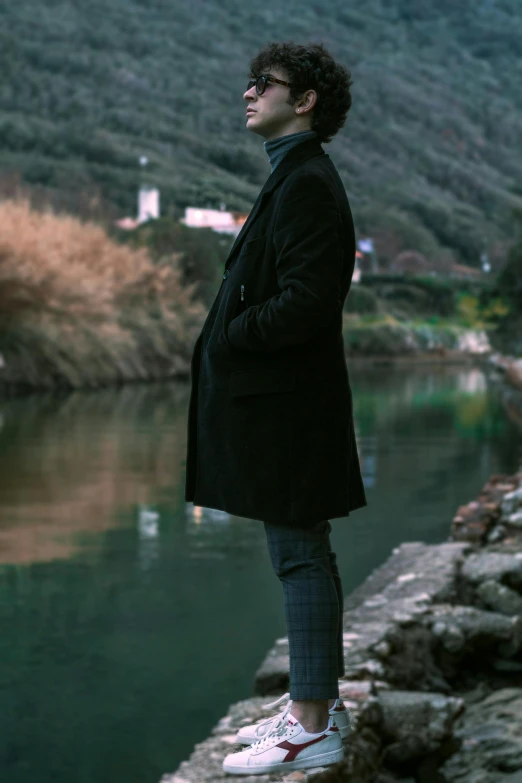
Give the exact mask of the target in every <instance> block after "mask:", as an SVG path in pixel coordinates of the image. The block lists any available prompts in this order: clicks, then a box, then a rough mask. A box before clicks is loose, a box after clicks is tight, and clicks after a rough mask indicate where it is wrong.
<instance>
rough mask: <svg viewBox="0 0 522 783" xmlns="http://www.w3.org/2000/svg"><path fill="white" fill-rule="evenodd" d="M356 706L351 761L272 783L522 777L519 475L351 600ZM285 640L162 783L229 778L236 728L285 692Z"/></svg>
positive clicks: (381, 570)
mask: <svg viewBox="0 0 522 783" xmlns="http://www.w3.org/2000/svg"><path fill="white" fill-rule="evenodd" d="M343 627H344V647H345V657H346V673H345V676H344V677H343V678H342V679H341V680H339V691H340V695H341V696H342V698H343V699H344V700H345V703H346V705H347V707H348V709H349V710H350V715H351V719H352V733H351V736H349V737H348V738H347V739H346V740H345V741H344V747H345V758H344V760H343V761H342V762H340V763H338V764H336V765H333V766H330V767H318V768H315V769H311V770H299V771H295V772H291V773H289V774H287V775H285V774H280V773H274V774H271V775H255V776H249V777H248V779H249V781H250V783H254V782H255V781H259V783H268V781H271V782H272V781H306V780H308V778H312V777H313V780H314V783H319V781H323V780H324V781H325V783H332V781H337V780H339V781H345V780H350V783H399V781H402V782H403V783H432V782H433V783H434V782H435V781H437V783H453V781H456V780H458V781H459V783H509V782H510V781H512V783H517V781H516V780H515V777H514V776H513V775H511V772H513V773H516V771H517V770H522V737H521V736H520V732H519V730H518V726H520V725H521V724H522V472H519V473H516V474H514V475H512V476H492V477H491V478H490V479H489V481H488V482H487V483H486V484H485V486H484V488H483V489H482V491H481V492H480V493H479V496H478V498H477V499H476V500H474V501H472V502H470V503H467V504H466V505H464V506H461V507H460V508H459V509H458V510H457V512H456V514H455V517H454V519H453V521H452V524H451V528H450V532H449V537H448V540H447V541H445V542H442V543H440V544H425V543H424V542H422V541H409V542H404V543H402V544H401V545H400V546H398V547H396V548H394V549H393V551H392V553H391V554H390V556H389V557H388V558H387V559H386V560H385V561H384V563H382V565H380V566H379V567H377V568H376V569H374V570H373V571H372V572H371V573H370V575H369V576H368V577H367V578H366V579H365V580H364V581H363V582H362V583H361V585H359V586H358V587H357V588H356V589H355V590H353V591H352V593H350V594H349V595H348V596H347V597H346V598H345V604H344V621H343ZM288 663H289V658H288V640H287V638H286V637H283V638H280V639H276V641H275V643H274V645H273V646H272V648H271V649H270V650H269V651H268V653H267V654H266V656H265V659H264V660H263V662H262V664H261V666H260V667H259V669H258V671H257V672H256V674H255V681H254V692H255V695H254V696H253V697H252V698H248V699H245V700H242V701H239V702H237V703H235V704H232V705H231V706H230V707H229V710H228V712H227V714H226V715H225V716H223V717H222V718H221V719H220V720H219V721H218V723H217V724H216V725H215V726H214V728H213V729H212V730H211V733H210V736H209V737H207V738H206V739H204V740H203V741H202V742H200V743H198V744H197V745H196V746H195V748H194V751H193V752H192V754H191V756H190V757H189V758H188V759H187V760H186V761H183V762H181V764H180V765H179V767H178V769H177V770H176V771H175V772H173V773H168V774H165V775H163V777H162V778H161V783H212V782H213V781H217V780H220V781H221V780H223V779H224V778H227V777H228V779H231V778H230V776H227V775H226V773H224V772H223V770H222V767H221V762H222V759H223V758H224V756H225V755H226V754H227V753H230V752H231V751H235V750H236V749H237V750H239V748H240V747H241V746H239V745H236V744H235V734H236V732H237V730H238V729H239V728H240V727H241V726H242V725H246V724H248V723H252V722H255V721H257V720H260V719H263V718H266V717H268V715H272V714H275V712H276V711H277V710H272V711H270V712H267V711H265V710H263V709H262V706H263V704H266V703H268V702H270V701H273V700H274V698H275V697H276V696H279V695H281V693H284V692H286V691H288V686H289V679H288Z"/></svg>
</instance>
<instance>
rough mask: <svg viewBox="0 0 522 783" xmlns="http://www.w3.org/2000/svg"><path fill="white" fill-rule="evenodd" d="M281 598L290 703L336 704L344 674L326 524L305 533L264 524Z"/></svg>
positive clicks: (337, 586)
mask: <svg viewBox="0 0 522 783" xmlns="http://www.w3.org/2000/svg"><path fill="white" fill-rule="evenodd" d="M264 526H265V532H266V537H267V542H268V551H269V554H270V559H271V561H272V566H273V568H274V571H275V573H276V575H277V576H278V577H279V579H280V580H281V583H282V586H283V593H284V605H285V618H286V627H287V633H288V646H289V652H290V698H291V699H292V700H300V701H306V700H309V699H336V698H338V696H339V677H342V676H343V675H344V652H343V588H342V583H341V577H340V576H339V570H338V568H337V562H336V556H335V553H334V552H333V551H332V547H331V544H330V532H331V530H332V526H331V525H330V522H329V521H328V520H324V521H321V522H317V523H316V524H315V525H314V526H312V527H310V528H307V529H300V528H295V527H287V526H284V525H274V524H269V523H268V522H264Z"/></svg>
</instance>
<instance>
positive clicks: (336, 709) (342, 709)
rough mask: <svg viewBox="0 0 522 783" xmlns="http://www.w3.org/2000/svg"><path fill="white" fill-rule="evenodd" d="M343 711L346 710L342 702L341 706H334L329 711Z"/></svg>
mask: <svg viewBox="0 0 522 783" xmlns="http://www.w3.org/2000/svg"><path fill="white" fill-rule="evenodd" d="M345 711H346V707H345V706H344V704H343V706H342V707H335V708H334V709H333V710H330V712H345Z"/></svg>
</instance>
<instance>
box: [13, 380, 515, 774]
mask: <svg viewBox="0 0 522 783" xmlns="http://www.w3.org/2000/svg"><path fill="white" fill-rule="evenodd" d="M351 376H352V384H353V389H354V406H355V420H356V424H357V433H356V434H357V440H358V444H359V448H360V454H361V462H362V468H363V476H364V481H365V485H366V488H367V492H368V499H369V505H368V507H367V508H366V509H362V510H361V511H358V512H357V513H356V514H354V515H353V516H351V517H350V518H349V520H348V521H347V520H342V519H340V520H337V521H335V523H334V524H333V525H332V527H333V532H332V541H333V545H334V548H335V549H336V551H337V553H338V562H339V567H340V571H341V576H342V580H343V587H344V590H345V593H346V594H347V593H349V592H350V591H351V590H352V589H353V588H354V587H355V586H356V585H358V584H360V582H361V581H362V580H363V579H364V578H365V577H366V576H367V575H368V573H369V572H370V571H371V570H372V569H373V568H374V567H376V566H377V565H378V564H380V563H381V562H382V561H383V559H384V558H386V557H387V556H388V555H389V553H390V551H391V550H392V549H393V547H395V546H397V545H398V544H399V543H400V542H401V541H404V540H424V541H427V542H430V541H440V540H441V539H443V538H446V536H447V534H448V529H449V522H450V519H451V516H452V514H453V513H454V511H455V509H456V508H457V506H458V505H460V504H461V503H463V502H465V501H466V500H468V499H471V498H473V497H474V496H475V495H476V494H477V492H478V491H479V490H480V488H481V486H482V484H483V482H484V481H485V480H486V479H487V477H488V475H489V474H490V473H491V472H507V471H509V472H511V471H512V470H514V469H515V468H516V466H517V465H518V458H519V455H520V440H519V437H518V436H516V435H515V434H514V432H513V428H512V426H511V425H510V424H509V422H508V420H507V418H506V416H505V415H504V413H503V411H502V409H501V407H500V403H499V402H497V400H496V397H495V396H492V395H490V394H489V393H488V390H487V388H486V385H485V382H484V378H483V376H482V374H481V373H480V371H478V370H475V369H473V368H470V369H469V370H468V369H465V370H462V369H457V368H445V369H443V368H436V369H435V368H430V369H429V370H428V369H427V368H426V367H423V368H417V369H415V368H408V370H407V371H405V370H404V369H403V368H394V367H393V366H391V367H390V366H388V367H384V368H379V369H375V368H367V367H353V368H352V372H351ZM189 392H190V388H189V385H188V384H182V383H178V384H176V383H166V384H158V385H156V386H127V387H125V388H122V389H120V390H106V391H99V392H92V393H91V392H90V393H79V392H77V393H74V394H71V395H62V396H57V395H46V396H34V397H31V398H25V399H20V400H8V401H3V402H0V421H2V423H3V426H2V428H1V429H0V477H1V480H0V564H1V567H0V627H1V628H2V633H1V634H0V692H1V708H0V769H1V770H2V773H1V775H0V777H2V780H3V779H4V778H5V780H9V783H29V782H30V781H32V780H34V779H35V778H36V777H38V778H42V779H44V780H46V781H47V780H49V781H51V780H52V781H53V783H71V781H82V782H83V781H93V780H95V781H96V782H97V783H113V782H114V781H119V780H127V779H128V780H140V781H142V780H143V781H156V780H159V779H160V777H161V775H162V774H163V773H164V772H167V771H169V770H174V769H176V767H177V766H178V765H179V763H180V761H181V760H183V759H184V758H187V757H188V755H189V754H190V753H191V752H192V749H193V746H194V744H195V743H196V742H201V740H202V739H203V738H204V737H205V736H207V735H208V733H209V731H210V730H211V728H212V726H213V725H214V724H215V723H216V721H217V720H218V718H219V717H221V716H222V715H223V714H224V713H225V712H226V710H227V708H228V705H229V703H230V702H232V701H236V700H238V699H241V698H247V697H248V696H250V695H251V693H252V678H253V675H254V672H255V670H256V668H257V667H258V666H259V664H260V663H261V660H262V658H263V657H264V654H265V652H266V650H267V649H268V647H269V646H270V645H271V644H272V643H273V640H274V639H275V638H276V637H278V636H284V635H285V632H286V630H285V625H284V622H285V621H284V609H283V603H282V594H281V585H280V583H279V580H278V579H277V578H276V576H275V574H274V573H273V570H272V568H271V564H270V560H269V556H268V552H267V548H266V542H265V534H264V529H263V525H262V523H260V522H254V521H252V520H245V519H242V518H239V517H234V516H229V515H228V514H226V513H224V512H221V511H216V510H213V509H207V508H201V507H195V506H193V505H192V504H191V503H189V504H187V503H185V501H184V497H183V494H184V493H183V490H184V478H185V470H184V467H185V466H184V460H185V447H186V416H187V405H188V395H189ZM209 693H211V694H212V698H211V699H209V697H208V694H209ZM180 704H182V705H183V711H180V709H179V707H180ZM49 749H52V751H53V752H50V750H49Z"/></svg>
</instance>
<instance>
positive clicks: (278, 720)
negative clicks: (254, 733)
mask: <svg viewBox="0 0 522 783" xmlns="http://www.w3.org/2000/svg"><path fill="white" fill-rule="evenodd" d="M291 708H292V702H291V701H290V702H288V704H287V706H286V708H285V709H284V710H283V712H282V713H281V715H279V716H277V715H276V716H275V717H274V718H272V720H273V724H272V725H271V726H270V730H269V731H268V732H267V734H266V735H265V736H264V737H263V738H262V739H259V740H257V742H254V744H253V746H252V747H256V748H260V749H262V748H266V747H268V746H269V745H271V744H272V740H273V739H274V737H279V736H281V734H284V733H285V731H286V727H287V723H288V713H289V712H290V710H291Z"/></svg>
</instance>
